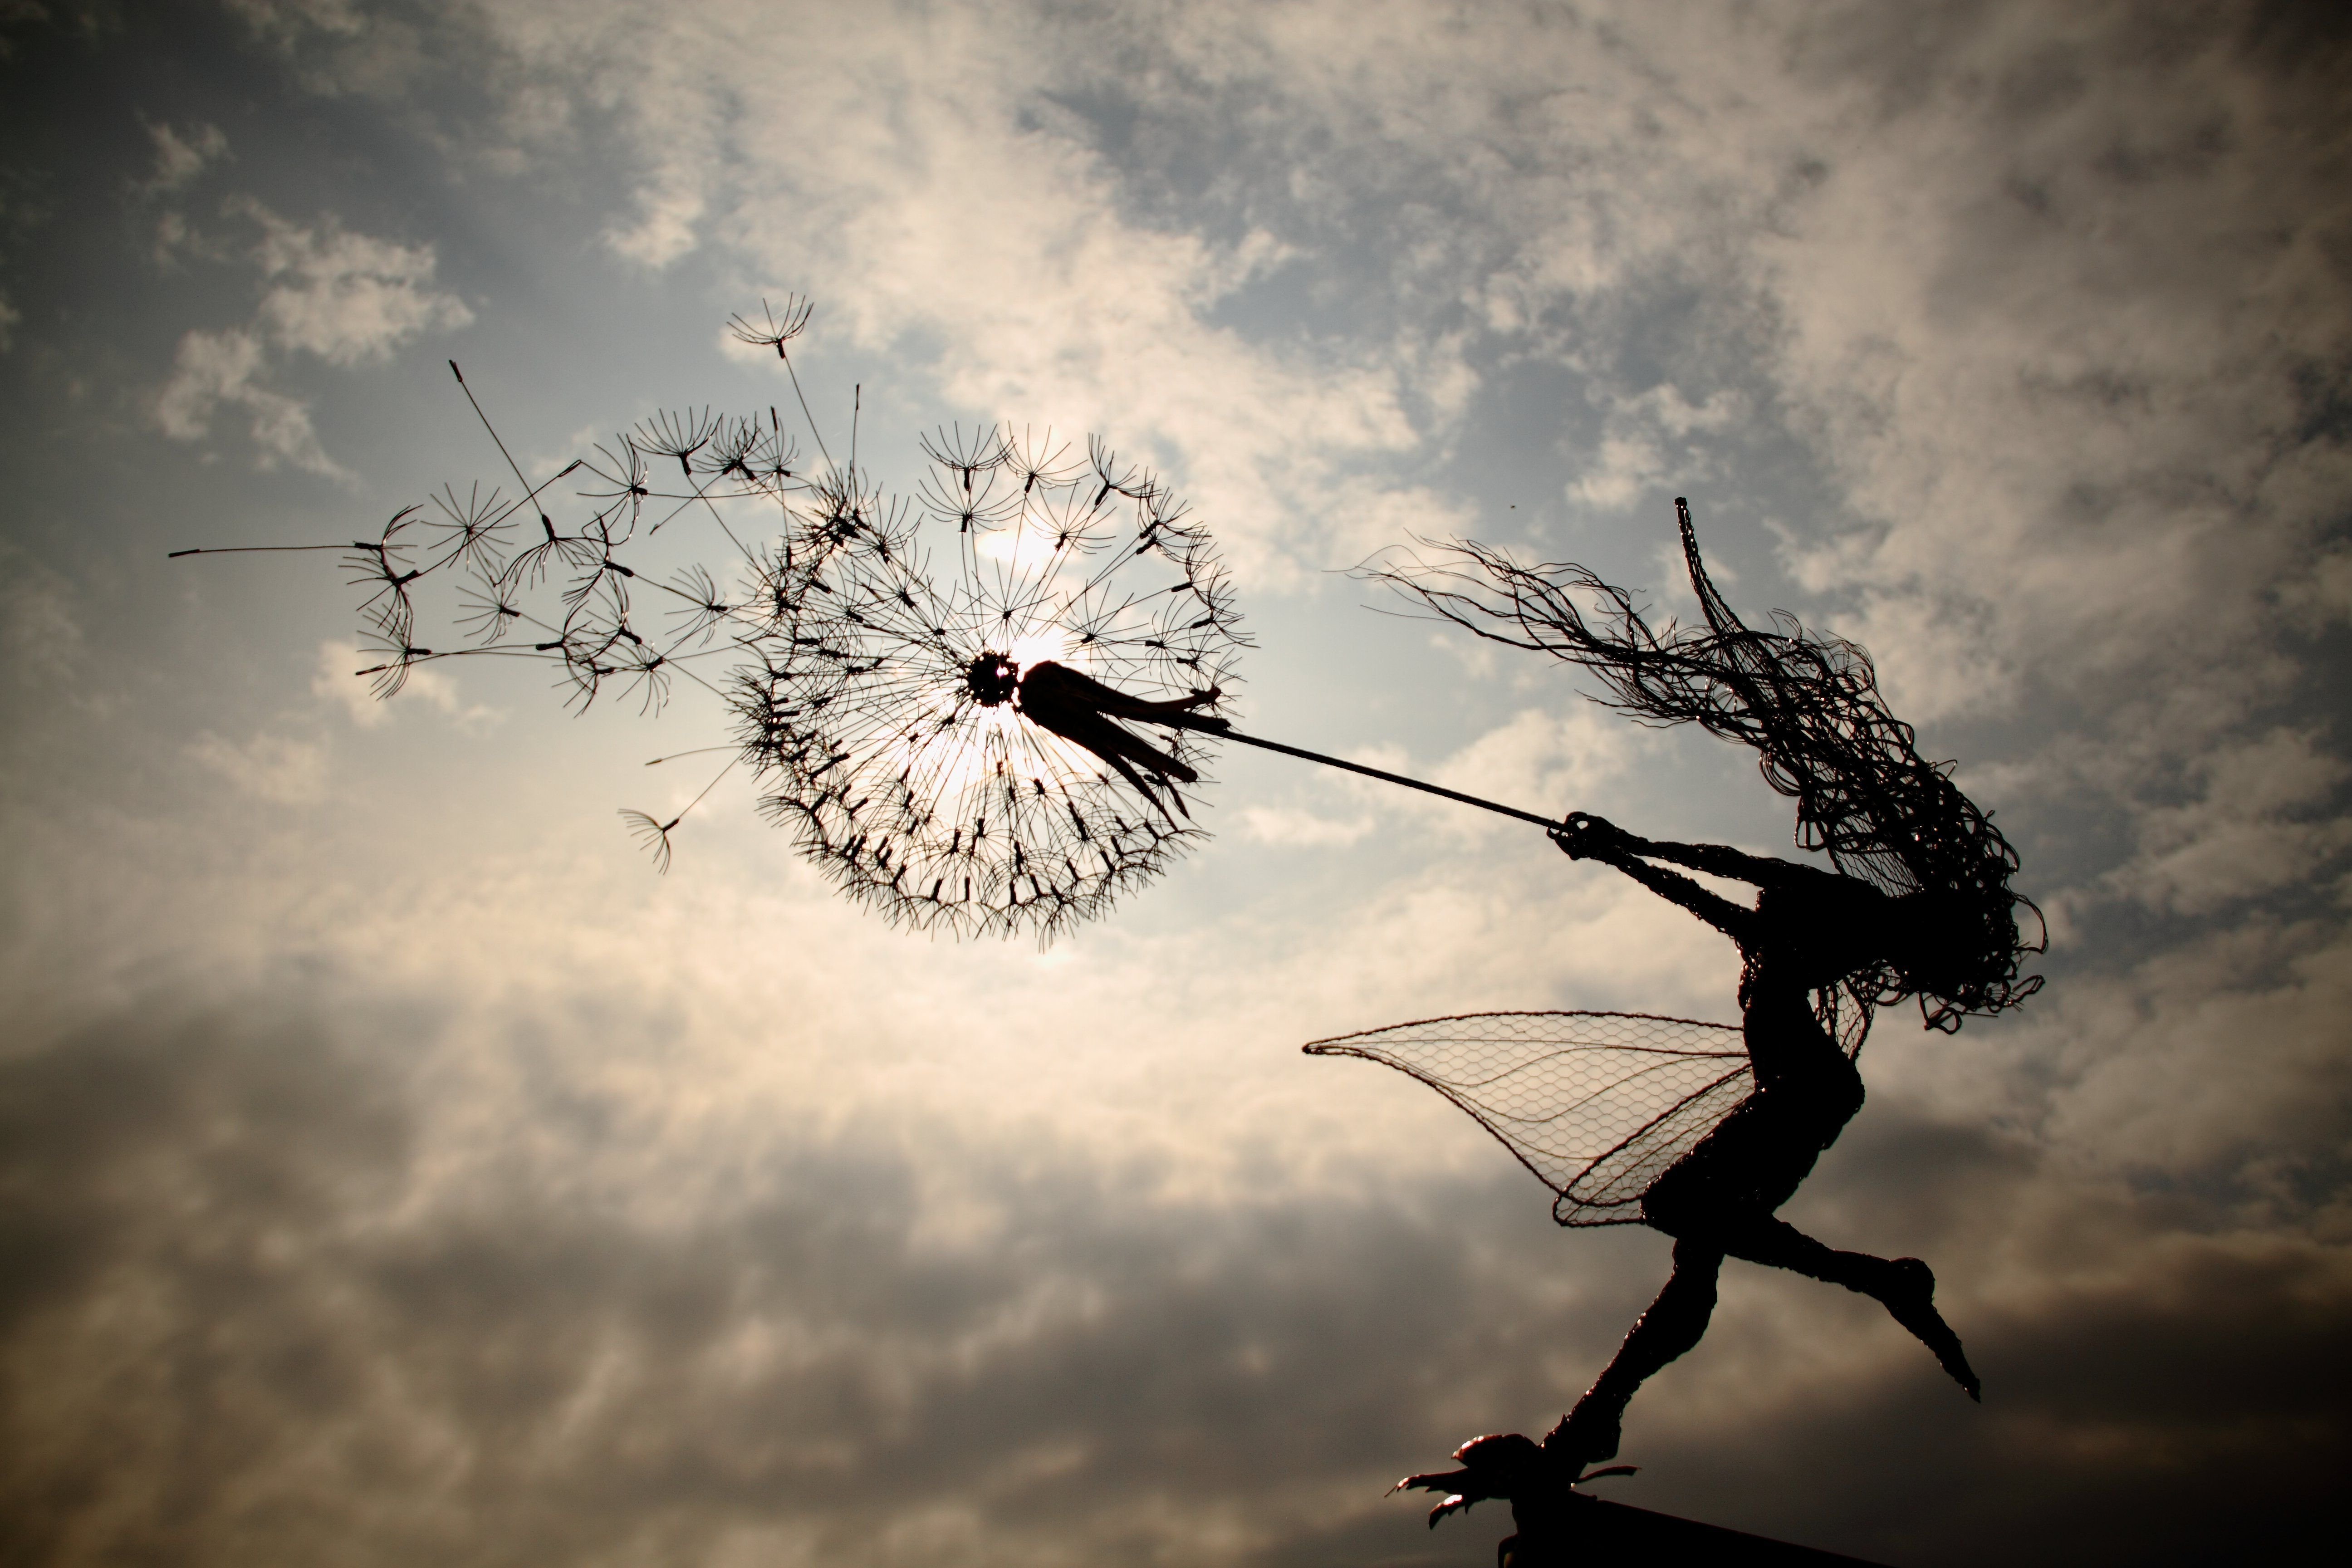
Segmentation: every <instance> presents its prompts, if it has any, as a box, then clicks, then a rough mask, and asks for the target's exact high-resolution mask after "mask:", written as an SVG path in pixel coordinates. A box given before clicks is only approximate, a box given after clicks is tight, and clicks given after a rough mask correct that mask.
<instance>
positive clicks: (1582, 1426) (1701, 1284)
mask: <svg viewBox="0 0 2352 1568" xmlns="http://www.w3.org/2000/svg"><path fill="white" fill-rule="evenodd" d="M1722 1268H1723V1252H1722V1250H1721V1248H1719V1247H1715V1246H1713V1245H1711V1244H1710V1241H1701V1240H1693V1239H1688V1238H1685V1239H1684V1240H1680V1241H1677V1242H1675V1272H1674V1277H1673V1278H1672V1279H1668V1280H1667V1281H1666V1288H1665V1289H1663V1290H1661V1291H1659V1292H1658V1299H1657V1300H1654V1301H1653V1302H1651V1303H1650V1310H1648V1311H1646V1312H1644V1313H1643V1314H1642V1315H1641V1317H1640V1318H1638V1319H1637V1320H1635V1321H1634V1323H1633V1331H1632V1332H1630V1333H1628V1334H1627V1335H1626V1336H1625V1342H1624V1343H1623V1344H1622V1345H1619V1346H1618V1347H1617V1354H1616V1355H1615V1356H1614V1357H1613V1358H1612V1359H1611V1361H1610V1363H1609V1365H1608V1366H1607V1367H1606V1368H1605V1369H1603V1370H1602V1372H1601V1375H1600V1376H1599V1377H1597V1378H1595V1379H1594V1380H1593V1383H1592V1386H1591V1388H1589V1389H1587V1390H1585V1393H1584V1397H1583V1398H1581V1399H1580V1400H1578V1401H1577V1402H1576V1408H1575V1409H1573V1410H1571V1411H1570V1412H1569V1413H1568V1414H1567V1415H1564V1416H1562V1417H1560V1422H1559V1426H1555V1427H1553V1428H1552V1429H1551V1433H1550V1435H1549V1436H1547V1437H1546V1438H1545V1439H1544V1450H1545V1452H1546V1453H1548V1454H1550V1455H1553V1456H1555V1457H1556V1458H1559V1459H1561V1460H1564V1461H1565V1462H1566V1463H1568V1464H1569V1465H1570V1466H1571V1467H1573V1468H1572V1469H1571V1471H1570V1473H1571V1474H1573V1473H1574V1471H1575V1470H1580V1469H1581V1468H1583V1467H1584V1466H1586V1465H1588V1464H1591V1463H1592V1462H1593V1461H1595V1460H1598V1459H1606V1458H1611V1457H1612V1456H1613V1455H1614V1454H1615V1453H1616V1452H1617V1438H1618V1434H1619V1429H1620V1426H1622V1422H1623V1419H1624V1415H1625V1406H1626V1405H1630V1404H1631V1403H1633V1394H1634V1391H1635V1390H1637V1389H1639V1388H1640V1387H1641V1386H1642V1384H1643V1383H1644V1382H1646V1381H1647V1380H1648V1379H1649V1377H1650V1375H1651V1374H1652V1373H1655V1372H1656V1371H1657V1370H1658V1369H1659V1368H1661V1367H1663V1366H1664V1365H1665V1364H1666V1363H1668V1362H1671V1361H1673V1360H1674V1359H1675V1357H1677V1356H1679V1355H1681V1354H1682V1353H1683V1352H1685V1351H1687V1350H1689V1349H1690V1348H1691V1347H1692V1346H1693V1345H1696V1344H1697V1343H1698V1342H1699V1339H1700V1336H1702V1335H1704V1334H1705V1333H1706V1324H1707V1320H1708V1319H1709V1318H1710V1317H1712V1316H1713V1315H1714V1313H1715V1281H1716V1276H1717V1274H1718V1273H1719V1272H1721V1270H1722Z"/></svg>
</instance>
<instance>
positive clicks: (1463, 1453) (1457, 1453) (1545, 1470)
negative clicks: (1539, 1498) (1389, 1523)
mask: <svg viewBox="0 0 2352 1568" xmlns="http://www.w3.org/2000/svg"><path fill="white" fill-rule="evenodd" d="M1454 1463H1456V1464H1458V1465H1460V1466H1461V1467H1462V1468H1460V1469H1458V1470H1433V1471H1431V1472H1430V1473H1429V1474H1427V1475H1422V1476H1407V1477H1405V1479H1402V1480H1401V1481H1399V1482H1398V1483H1397V1484H1396V1485H1394V1486H1392V1487H1391V1488H1390V1489H1389V1490H1391V1491H1392V1492H1397V1491H1413V1490H1419V1491H1432V1492H1443V1493H1444V1494H1445V1497H1444V1500H1443V1501H1441V1502H1440V1503H1439V1504H1438V1505H1437V1506H1436V1507H1435V1508H1433V1509H1431V1510H1429V1525H1430V1528H1431V1529H1432V1530H1434V1529H1436V1528H1437V1521H1439V1520H1441V1519H1444V1517H1445V1516H1446V1515H1447V1514H1450V1513H1461V1512H1463V1511H1465V1510H1467V1509H1468V1508H1469V1507H1470V1506H1471V1505H1472V1504H1474V1503H1480V1502H1484V1501H1486V1500H1487V1499H1488V1498H1502V1499H1504V1500H1510V1499H1513V1498H1517V1497H1519V1496H1522V1495H1524V1494H1526V1493H1528V1492H1530V1491H1532V1490H1534V1489H1536V1488H1538V1487H1539V1486H1541V1485H1543V1484H1544V1482H1545V1481H1546V1480H1547V1479H1549V1470H1550V1468H1551V1467H1550V1465H1549V1463H1548V1462H1547V1459H1546V1456H1545V1453H1544V1450H1543V1449H1542V1448H1540V1447H1538V1446H1537V1445H1536V1444H1535V1442H1534V1441H1533V1440H1532V1439H1530V1438H1528V1437H1524V1436H1520V1435H1519V1434H1518V1433H1517V1432H1490V1433H1488V1434H1487V1435H1486V1436H1484V1437H1473V1438H1471V1439H1470V1441H1468V1442H1467V1443H1465V1444H1463V1445H1462V1447H1459V1448H1456V1449H1454Z"/></svg>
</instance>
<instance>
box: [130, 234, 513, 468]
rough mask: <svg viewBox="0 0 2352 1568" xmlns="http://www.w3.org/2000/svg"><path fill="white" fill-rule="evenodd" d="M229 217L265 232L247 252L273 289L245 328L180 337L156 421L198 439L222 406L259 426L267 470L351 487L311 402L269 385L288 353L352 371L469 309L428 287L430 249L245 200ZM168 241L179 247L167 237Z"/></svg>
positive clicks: (448, 325)
mask: <svg viewBox="0 0 2352 1568" xmlns="http://www.w3.org/2000/svg"><path fill="white" fill-rule="evenodd" d="M226 210H227V211H228V213H229V214H230V215H231V216H237V217H242V218H244V219H246V220H247V221H248V222H250V223H252V224H253V225H255V226H257V227H258V228H259V229H260V230H261V237H260V239H259V241H258V242H257V244H255V245H254V246H253V247H251V249H250V250H248V251H247V252H246V253H245V254H246V255H247V258H248V259H250V260H251V261H252V262H253V264H254V265H255V266H256V267H257V268H258V269H259V271H260V274H261V276H262V278H263V279H264V280H265V281H266V282H267V284H268V287H267V288H266V289H264V290H263V292H262V296H261V302H260V308H259V310H258V311H257V314H256V316H255V319H254V321H253V322H252V323H251V324H250V325H249V326H245V327H232V328H227V329H225V330H221V331H205V330H203V329H196V330H192V331H188V332H187V333H185V334H184V336H182V338H181V339H180V346H179V350H178V353H177V354H176V356H175V358H174V363H173V374H172V378H171V380H169V381H168V382H166V383H165V384H164V385H163V390H162V391H161V392H160V393H159V394H158V395H157V396H156V400H155V404H154V417H155V422H156V424H157V426H159V427H160V428H161V429H162V430H163V433H164V434H165V435H166V436H168V437H171V438H172V439H173V440H175V441H201V440H203V439H205V437H206V436H207V435H208V434H209V433H210V430H211V424H212V419H213V416H214V414H215V411H216V410H217V409H218V408H220V407H221V406H223V405H228V406H231V407H237V408H242V409H244V410H245V411H246V412H247V414H249V415H250V416H251V418H252V425H251V433H252V437H253V441H254V444H255V446H256V447H258V448H259V456H258V458H257V462H258V465H259V466H260V467H261V468H275V467H276V466H277V465H278V464H279V463H281V462H282V463H288V464H290V465H292V466H293V467H295V468H301V469H304V470H306V471H308V472H310V473H315V474H320V475H323V476H325V477H327V478H329V479H338V480H343V481H346V482H348V481H349V480H350V479H351V475H350V474H349V473H348V472H347V471H346V470H345V469H344V468H342V467H341V465H340V464H338V463H337V462H335V460H334V459H333V458H331V457H330V456H328V454H327V451H326V449H325V447H323V446H322V445H321V444H320V440H319V436H318V432H317V430H316V429H315V428H314V427H313V426H312V424H311V420H310V405H309V404H308V403H307V402H305V401H304V400H302V399H301V398H299V397H295V396H292V395H289V394H286V393H283V392H278V391H274V390H272V389H271V388H269V387H268V385H266V384H265V382H266V381H267V380H268V378H269V377H270V375H271V374H273V373H274V372H277V371H278V370H280V369H282V367H283V364H284V363H285V360H286V357H287V356H289V355H292V354H297V353H305V354H310V355H311V356H313V357H316V358H318V359H320V360H324V361H325V362H326V363H329V364H332V365H338V366H346V367H348V366H352V365H357V364H363V363H377V362H381V361H383V360H385V359H388V358H390V357H391V355H392V354H393V353H394V351H396V350H397V349H399V348H400V347H402V346H403V345H404V344H405V343H407V342H410V341H412V340H414V339H415V338H416V337H419V336H421V335H423V334H424V333H425V332H429V331H454V330H456V329H458V328H461V327H464V326H466V325H467V324H469V323H470V322H471V321H473V319H474V317H473V312H472V311H471V310H467V308H466V305H465V303H464V301H462V300H458V299H457V297H456V296H455V295H452V294H446V293H441V292H437V291H436V290H434V289H432V287H431V284H432V281H433V276H434V271H435V266H436V262H435V258H434V252H433V249H432V247H429V246H404V245H397V244H394V243H392V242H390V241H387V240H381V239H375V238H372V237H368V236H366V235H360V234H353V233H351V232H350V231H348V230H346V229H344V228H343V227H342V226H341V223H340V222H338V221H337V220H336V219H335V217H334V216H332V215H331V214H330V215H328V216H324V217H322V218H321V219H320V221H319V222H318V223H317V224H315V225H313V226H303V225H299V224H295V223H292V222H290V221H289V220H288V219H285V218H282V217H280V216H278V215H277V214H275V213H273V212H271V211H270V210H269V209H268V207H266V206H264V205H262V204H261V203H259V202H257V201H255V200H253V199H252V198H250V197H238V198H236V199H233V200H232V201H231V202H230V203H229V204H228V205H227V209H226ZM164 242H165V243H166V244H167V246H168V245H171V244H173V243H174V242H173V236H172V234H171V233H169V232H167V233H166V235H165V241H164ZM183 248H191V249H194V250H195V251H197V252H198V253H201V252H202V251H203V250H204V249H205V244H204V243H203V242H201V241H198V240H195V239H193V238H192V239H190V240H189V241H188V242H187V244H186V246H184V247H183Z"/></svg>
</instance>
